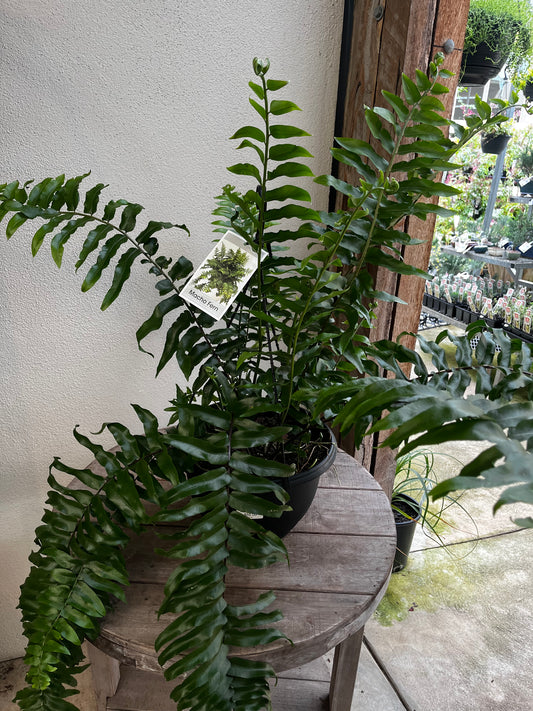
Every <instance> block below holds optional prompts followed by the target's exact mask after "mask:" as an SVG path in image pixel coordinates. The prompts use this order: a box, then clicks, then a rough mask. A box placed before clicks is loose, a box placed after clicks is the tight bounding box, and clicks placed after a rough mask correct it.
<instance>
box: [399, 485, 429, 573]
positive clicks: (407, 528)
mask: <svg viewBox="0 0 533 711" xmlns="http://www.w3.org/2000/svg"><path fill="white" fill-rule="evenodd" d="M392 506H393V514H394V523H395V524H396V555H395V556H394V563H393V565H392V572H393V573H397V572H398V571H400V570H403V569H404V568H405V566H406V565H407V559H408V557H409V552H410V550H411V543H412V542H413V536H414V533H415V528H416V525H417V523H418V521H419V520H420V517H421V516H422V512H421V510H420V504H419V503H418V501H415V499H413V498H412V497H410V496H406V495H405V494H402V496H401V498H400V499H399V500H393V503H392Z"/></svg>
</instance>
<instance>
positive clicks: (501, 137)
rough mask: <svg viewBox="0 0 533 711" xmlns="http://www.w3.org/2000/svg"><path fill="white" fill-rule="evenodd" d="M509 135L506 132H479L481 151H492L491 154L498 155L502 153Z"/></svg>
mask: <svg viewBox="0 0 533 711" xmlns="http://www.w3.org/2000/svg"><path fill="white" fill-rule="evenodd" d="M510 138H511V136H509V135H508V134H507V133H499V134H498V135H496V136H493V135H491V134H490V133H482V134H481V151H482V152H483V153H492V154H493V155H499V154H500V153H503V151H504V150H505V148H506V147H507V144H508V143H509V139H510Z"/></svg>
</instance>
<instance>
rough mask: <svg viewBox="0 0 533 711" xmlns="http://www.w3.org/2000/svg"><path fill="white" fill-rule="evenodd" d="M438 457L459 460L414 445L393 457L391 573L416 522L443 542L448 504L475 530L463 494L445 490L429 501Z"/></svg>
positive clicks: (402, 562)
mask: <svg viewBox="0 0 533 711" xmlns="http://www.w3.org/2000/svg"><path fill="white" fill-rule="evenodd" d="M438 457H448V458H449V459H452V460H454V461H455V462H456V463H458V464H459V462H458V460H455V458H454V457H451V456H450V455H443V454H438V453H437V454H435V453H434V452H433V451H432V450H430V449H417V450H415V451H413V452H410V453H409V454H405V455H403V456H400V457H398V459H397V460H396V476H395V478H394V488H393V490H392V499H391V505H392V511H393V514H394V521H395V524H396V555H395V557H394V563H393V567H392V572H393V573H396V572H398V571H400V570H403V568H405V566H406V564H407V559H408V557H409V552H410V550H411V543H412V541H413V536H414V533H415V530H416V526H417V525H420V526H421V527H422V530H423V531H424V533H425V534H426V535H428V536H429V537H430V538H431V539H432V540H434V541H436V542H437V543H438V545H439V546H445V542H444V540H443V537H442V535H443V530H445V528H446V527H448V528H449V527H450V525H451V520H450V518H449V517H448V516H449V509H450V507H453V506H456V507H457V508H459V509H460V510H461V511H462V512H463V513H464V514H466V516H467V517H468V518H469V519H470V521H471V523H472V534H473V535H475V534H476V532H477V531H476V524H475V521H474V519H473V518H472V516H471V515H470V514H469V513H468V511H467V510H466V508H465V507H464V505H463V504H462V503H461V501H460V499H461V496H462V494H447V495H446V496H444V497H442V498H441V499H439V501H438V502H432V500H431V492H432V490H433V489H434V488H435V486H436V485H437V483H438V479H437V476H436V466H435V464H436V458H438ZM452 510H453V509H452ZM452 515H453V513H452Z"/></svg>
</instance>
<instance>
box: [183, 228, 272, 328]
mask: <svg viewBox="0 0 533 711" xmlns="http://www.w3.org/2000/svg"><path fill="white" fill-rule="evenodd" d="M265 256H266V253H263V254H262V255H261V259H264V257H265ZM256 270H257V254H256V253H255V252H254V251H253V250H252V249H251V247H250V246H249V245H248V244H247V243H246V242H245V240H243V239H242V237H239V236H238V235H236V234H235V233H234V232H230V231H228V232H226V234H225V235H224V236H223V237H222V239H221V240H219V241H218V242H217V243H216V245H215V246H214V247H213V249H212V250H211V251H210V252H209V254H208V255H207V257H206V258H205V259H204V261H203V262H202V263H201V264H200V266H199V267H198V269H197V270H196V271H195V272H194V274H193V275H192V276H191V278H190V279H189V281H188V282H187V283H186V284H185V286H184V287H183V289H182V290H181V292H180V296H181V298H182V299H183V300H184V301H187V303H189V304H191V305H192V306H196V307H197V308H199V309H200V310H201V311H204V312H205V313H206V314H209V316H212V317H213V318H214V319H215V321H218V320H219V319H221V318H222V316H224V314H225V313H226V311H227V310H228V309H229V307H230V306H231V305H232V303H233V302H234V301H235V299H236V298H237V296H238V295H239V294H240V293H241V291H242V290H243V289H244V287H245V286H246V284H247V283H248V281H249V280H250V277H251V276H252V274H253V273H254V272H255V271H256Z"/></svg>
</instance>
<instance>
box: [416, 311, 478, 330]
mask: <svg viewBox="0 0 533 711" xmlns="http://www.w3.org/2000/svg"><path fill="white" fill-rule="evenodd" d="M422 311H424V313H426V314H428V316H431V317H432V318H436V319H439V320H440V321H444V322H445V323H447V324H449V325H450V326H459V327H460V328H466V326H467V325H468V324H466V323H464V322H463V321H458V320H457V319H455V318H452V317H451V316H446V314H442V313H440V311H434V310H433V309H429V308H428V307H427V306H423V307H422Z"/></svg>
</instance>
